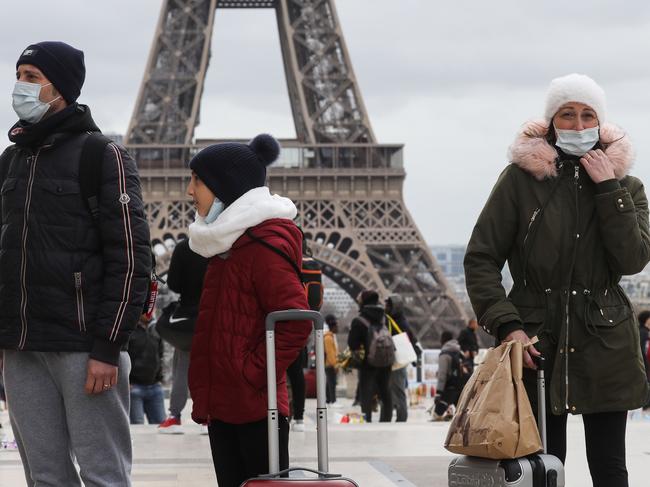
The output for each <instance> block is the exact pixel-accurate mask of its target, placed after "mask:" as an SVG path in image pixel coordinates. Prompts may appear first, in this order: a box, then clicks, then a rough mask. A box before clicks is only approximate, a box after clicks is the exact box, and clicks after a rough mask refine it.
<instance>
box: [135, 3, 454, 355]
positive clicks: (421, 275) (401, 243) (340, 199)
mask: <svg viewBox="0 0 650 487" xmlns="http://www.w3.org/2000/svg"><path fill="white" fill-rule="evenodd" d="M219 8H273V9H275V11H276V14H277V21H278V28H279V33H280V45H281V49H282V55H283V60H284V69H285V74H286V77H287V86H288V90H289V99H290V102H291V108H292V112H293V118H294V123H295V128H296V135H297V140H291V141H282V146H283V152H282V154H281V157H280V160H279V161H278V162H277V163H276V164H275V165H274V166H273V167H272V168H271V169H270V171H269V185H270V187H271V189H272V191H274V192H277V193H280V194H283V195H285V196H288V197H290V198H292V199H293V200H294V201H295V202H296V204H297V206H298V209H299V218H300V222H301V225H302V227H303V229H304V231H305V234H306V236H307V238H308V239H309V241H310V244H311V246H312V249H313V251H314V254H315V257H316V258H317V259H318V260H320V261H321V262H322V263H323V266H324V272H325V274H326V275H328V276H329V277H330V278H331V279H333V280H334V281H335V282H336V283H337V284H339V285H340V286H341V287H342V288H343V289H345V290H346V291H347V292H349V293H350V295H352V296H353V297H355V296H356V295H357V294H358V293H359V292H360V291H361V290H362V289H364V288H371V289H376V290H378V291H379V292H380V294H381V295H382V296H384V297H386V296H388V295H389V294H392V293H398V294H400V295H402V296H403V297H404V299H405V302H406V304H407V311H408V312H407V315H408V318H409V319H410V321H411V323H412V325H413V327H414V329H415V330H416V333H417V335H418V336H419V337H420V339H421V340H422V341H423V343H425V344H426V345H437V344H438V342H439V334H440V332H441V331H442V330H443V329H457V328H458V327H460V326H462V325H463V323H464V320H465V315H464V311H463V309H462V307H461V306H460V305H459V303H458V302H457V300H456V299H455V297H454V296H453V294H452V293H451V291H450V289H449V286H448V285H447V283H446V281H445V278H444V276H443V275H442V273H441V271H440V269H439V268H438V266H437V264H436V262H435V260H434V258H433V256H432V255H431V252H430V250H429V248H428V247H427V245H426V243H425V241H424V239H423V238H422V235H421V234H420V232H419V231H418V229H417V227H416V225H415V223H414V221H413V219H412V217H411V215H410V214H409V212H408V210H407V208H406V206H405V204H404V200H403V194H402V188H403V183H404V178H405V172H404V168H403V161H402V154H403V147H402V146H400V145H382V144H378V143H377V142H376V140H375V136H374V134H373V131H372V127H371V125H370V121H369V118H368V115H367V111H366V109H365V106H364V104H363V99H362V97H361V92H360V91H359V85H358V83H357V80H356V77H355V75H354V71H353V69H352V63H351V62H350V56H349V54H348V50H347V47H346V45H345V40H344V38H343V34H342V31H341V26H340V22H339V19H338V16H337V13H336V9H335V5H334V0H164V2H163V5H162V10H161V14H160V19H159V22H158V28H157V31H156V34H155V38H154V43H153V46H152V49H151V53H150V56H149V60H148V63H147V68H146V72H145V76H144V79H143V82H142V86H141V88H140V93H139V95H138V100H137V102H136V105H135V109H134V113H133V116H132V119H131V123H130V125H129V129H128V133H127V137H126V145H127V146H128V148H129V150H130V151H131V152H132V153H133V154H134V156H135V157H136V160H137V161H138V163H139V167H140V172H141V176H142V180H143V188H144V195H145V199H146V201H147V212H148V216H149V220H150V223H151V226H152V237H153V239H154V243H156V244H158V245H165V246H167V247H168V248H169V247H171V246H173V244H174V242H175V241H177V240H178V239H179V238H184V237H185V236H186V234H187V227H188V225H189V224H190V223H191V222H192V221H193V219H194V210H193V208H192V206H191V204H190V202H189V201H188V200H187V197H186V196H185V188H186V185H187V183H188V179H189V174H188V171H187V169H186V164H187V161H188V160H189V159H190V158H191V156H192V154H193V153H195V152H196V151H197V150H199V149H200V148H201V147H204V146H206V145H208V144H210V143H214V142H218V141H217V140H210V141H201V140H198V141H195V140H194V129H195V127H196V125H197V124H198V123H199V119H200V117H199V111H200V102H201V95H202V92H203V83H204V80H205V75H206V72H207V69H208V62H209V59H210V43H211V36H212V30H213V24H214V17H215V13H216V11H217V10H218V9H219ZM168 258H169V255H167V256H166V257H165V258H162V259H160V260H159V264H160V266H161V267H162V268H163V269H159V270H164V268H166V266H167V264H168Z"/></svg>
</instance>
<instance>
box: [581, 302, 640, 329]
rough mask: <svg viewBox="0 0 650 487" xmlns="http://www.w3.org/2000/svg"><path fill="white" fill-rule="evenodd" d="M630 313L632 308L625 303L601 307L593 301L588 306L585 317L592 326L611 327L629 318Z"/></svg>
mask: <svg viewBox="0 0 650 487" xmlns="http://www.w3.org/2000/svg"><path fill="white" fill-rule="evenodd" d="M631 315H632V310H631V309H630V308H629V306H627V305H626V304H620V305H617V306H602V307H601V306H598V304H597V303H596V302H594V303H593V304H592V305H591V306H590V307H589V311H588V313H587V316H586V318H587V319H589V320H590V321H591V324H592V325H594V326H597V327H606V328H612V327H614V326H616V325H618V324H620V323H622V322H624V321H625V320H627V319H629V318H630V316H631Z"/></svg>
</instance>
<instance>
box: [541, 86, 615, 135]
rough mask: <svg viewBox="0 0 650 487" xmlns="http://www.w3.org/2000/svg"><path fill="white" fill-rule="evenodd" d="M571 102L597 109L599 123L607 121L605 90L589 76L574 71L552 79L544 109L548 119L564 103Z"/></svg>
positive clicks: (545, 116)
mask: <svg viewBox="0 0 650 487" xmlns="http://www.w3.org/2000/svg"><path fill="white" fill-rule="evenodd" d="M569 102H577V103H584V104H585V105H589V106H590V107H591V108H593V109H594V110H595V112H596V115H597V116H598V123H599V124H600V125H602V124H603V123H605V119H606V116H607V107H606V100H605V92H604V91H603V89H602V88H601V87H600V86H599V85H598V83H596V82H595V81H594V80H593V79H591V78H590V77H589V76H586V75H584V74H577V73H573V74H568V75H566V76H562V77H560V78H555V79H554V80H553V81H551V84H550V86H549V87H548V92H547V94H546V109H545V110H544V118H546V121H547V122H549V123H550V122H551V119H552V118H553V117H554V116H555V114H556V113H557V112H558V110H559V109H560V108H561V107H562V105H564V104H565V103H569Z"/></svg>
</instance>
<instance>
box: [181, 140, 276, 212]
mask: <svg viewBox="0 0 650 487" xmlns="http://www.w3.org/2000/svg"><path fill="white" fill-rule="evenodd" d="M279 155H280V144H279V143H278V141H277V140H275V138H273V137H272V136H270V135H268V134H260V135H258V136H257V137H255V138H254V139H253V140H252V141H250V142H249V143H248V144H241V143H239V142H226V143H223V144H215V145H211V146H209V147H206V148H205V149H203V150H201V151H200V152H199V153H198V154H196V155H195V156H194V157H193V158H192V160H191V161H190V169H192V171H194V172H195V173H196V175H197V176H198V177H199V179H201V181H203V183H204V184H205V185H206V186H207V187H208V188H210V191H212V192H213V193H214V195H215V196H216V197H217V198H218V199H219V200H220V201H221V202H223V204H224V205H225V206H230V205H231V204H232V203H233V202H234V201H236V200H237V199H239V198H240V197H241V196H242V195H244V194H245V193H248V192H249V191H250V190H251V189H254V188H259V187H260V186H265V185H266V167H267V166H268V165H270V164H272V163H273V162H275V160H276V159H277V158H278V156H279Z"/></svg>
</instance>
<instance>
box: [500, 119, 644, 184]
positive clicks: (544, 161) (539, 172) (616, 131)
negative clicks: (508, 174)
mask: <svg viewBox="0 0 650 487" xmlns="http://www.w3.org/2000/svg"><path fill="white" fill-rule="evenodd" d="M548 130H549V125H548V124H547V123H546V122H544V121H543V120H533V121H529V122H527V123H525V124H524V125H523V127H522V130H521V131H520V132H519V133H518V134H517V137H516V138H515V141H514V143H513V144H512V145H511V146H510V148H509V150H508V159H509V160H510V162H511V163H512V164H515V165H517V166H519V167H520V168H521V169H523V170H524V171H526V172H528V173H530V174H531V175H533V176H534V177H535V179H537V180H540V181H541V180H543V179H546V178H554V177H556V176H557V174H558V170H557V165H556V164H555V161H556V160H557V158H558V155H559V154H558V151H557V149H556V148H555V147H553V146H552V145H551V144H549V143H548V141H547V140H546V134H547V133H548ZM600 143H601V145H602V146H603V147H604V151H605V154H607V156H608V157H609V159H610V160H611V161H612V163H613V164H614V174H615V176H616V179H619V180H620V179H623V178H624V177H625V176H627V174H628V172H629V170H630V168H631V167H632V162H633V161H634V150H633V148H632V143H631V142H630V137H629V136H628V135H627V133H625V132H624V131H623V129H621V128H620V127H618V126H616V125H614V124H610V123H606V124H603V125H601V127H600Z"/></svg>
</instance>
